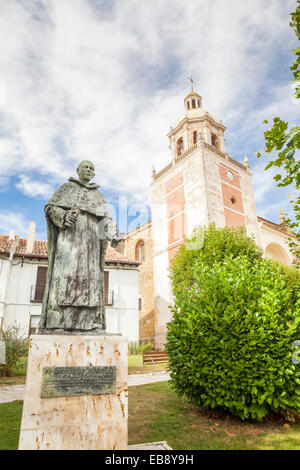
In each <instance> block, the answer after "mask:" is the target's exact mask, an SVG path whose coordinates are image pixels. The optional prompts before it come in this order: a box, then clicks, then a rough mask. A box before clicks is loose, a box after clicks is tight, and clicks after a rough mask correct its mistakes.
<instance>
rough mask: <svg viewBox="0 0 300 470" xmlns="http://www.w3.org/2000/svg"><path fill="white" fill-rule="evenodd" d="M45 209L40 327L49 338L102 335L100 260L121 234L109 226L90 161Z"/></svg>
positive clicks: (110, 224) (101, 268) (109, 217)
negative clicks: (45, 262)
mask: <svg viewBox="0 0 300 470" xmlns="http://www.w3.org/2000/svg"><path fill="white" fill-rule="evenodd" d="M77 173H78V179H76V178H69V181H68V182H67V183H64V184H63V185H62V186H60V187H59V188H58V189H57V190H56V191H55V193H54V194H53V196H52V197H51V199H50V200H49V201H48V202H47V204H46V206H45V215H46V220H47V235H48V272H47V281H46V289H45V294H44V299H43V306H42V315H41V320H40V325H39V326H40V328H45V329H46V330H47V331H48V332H50V333H51V332H53V333H74V332H75V333H76V332H78V333H103V332H105V329H106V322H105V306H104V261H105V251H106V247H107V244H108V241H110V242H111V245H112V246H113V247H115V246H116V245H117V244H118V242H119V241H120V238H121V236H120V234H119V232H118V231H117V230H116V228H115V227H114V226H113V223H112V218H111V216H110V213H109V210H108V206H107V203H106V200H105V198H104V196H103V195H102V194H101V192H100V191H98V188H99V186H98V185H97V184H95V183H90V180H91V179H92V178H93V177H94V175H95V168H94V165H93V163H92V162H90V161H83V162H81V163H80V164H79V166H78V168H77Z"/></svg>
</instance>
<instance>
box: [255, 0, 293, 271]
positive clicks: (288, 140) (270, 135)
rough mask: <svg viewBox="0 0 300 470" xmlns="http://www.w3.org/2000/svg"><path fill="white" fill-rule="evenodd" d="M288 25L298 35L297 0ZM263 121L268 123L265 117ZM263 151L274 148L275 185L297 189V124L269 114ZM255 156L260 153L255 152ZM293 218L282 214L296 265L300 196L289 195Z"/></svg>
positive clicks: (272, 161)
mask: <svg viewBox="0 0 300 470" xmlns="http://www.w3.org/2000/svg"><path fill="white" fill-rule="evenodd" d="M291 18H292V19H291V22H290V26H291V27H292V28H293V29H294V31H295V34H296V36H297V37H298V39H300V0H298V1H297V6H296V10H295V12H293V13H291ZM293 52H294V53H295V55H296V60H295V61H294V62H293V64H292V65H291V67H290V69H291V71H292V72H293V76H294V78H293V83H294V84H295V92H294V97H295V99H299V98H300V47H297V48H296V49H294V50H293ZM264 123H266V124H267V123H268V121H267V120H265V121H264ZM264 136H265V152H266V153H267V154H270V153H271V152H273V151H275V152H277V155H276V156H275V157H274V158H273V157H272V160H271V161H270V162H269V163H268V165H267V166H266V168H265V170H268V169H269V168H271V167H272V166H276V167H278V168H282V169H283V170H284V172H285V174H284V175H282V174H280V173H278V174H277V175H275V176H274V179H275V181H277V186H278V187H280V186H281V187H282V186H288V185H291V184H294V185H295V187H296V189H297V190H299V189H300V160H299V159H298V160H297V151H299V149H300V126H294V127H291V128H290V129H289V124H288V123H287V122H285V121H283V120H282V119H280V118H279V117H274V118H273V127H272V128H271V129H269V130H267V131H265V133H264ZM257 157H258V158H259V157H261V154H260V153H259V152H257ZM291 204H292V209H293V213H294V220H292V219H291V218H286V220H285V222H286V224H287V225H288V226H289V228H290V229H291V232H292V233H293V235H294V237H292V238H291V239H290V248H291V250H292V252H293V253H294V255H295V258H296V260H295V264H297V265H298V266H299V264H300V261H299V258H300V246H299V242H300V196H299V195H298V196H296V197H293V198H291Z"/></svg>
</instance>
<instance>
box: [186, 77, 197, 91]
mask: <svg viewBox="0 0 300 470" xmlns="http://www.w3.org/2000/svg"><path fill="white" fill-rule="evenodd" d="M186 78H187V79H188V80H190V82H191V87H192V91H194V84H195V83H196V82H194V80H193V77H192V75H191V76H190V77H186Z"/></svg>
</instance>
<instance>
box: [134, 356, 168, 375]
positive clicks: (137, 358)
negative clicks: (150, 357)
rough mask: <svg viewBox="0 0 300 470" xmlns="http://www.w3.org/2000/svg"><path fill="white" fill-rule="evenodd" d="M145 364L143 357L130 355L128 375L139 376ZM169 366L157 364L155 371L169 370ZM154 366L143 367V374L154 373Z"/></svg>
mask: <svg viewBox="0 0 300 470" xmlns="http://www.w3.org/2000/svg"><path fill="white" fill-rule="evenodd" d="M142 363H143V359H142V355H140V354H129V355H128V374H139V373H140V370H141V366H142ZM167 368H168V364H155V371H160V370H167ZM152 369H153V366H152V364H146V365H144V367H143V374H149V373H152Z"/></svg>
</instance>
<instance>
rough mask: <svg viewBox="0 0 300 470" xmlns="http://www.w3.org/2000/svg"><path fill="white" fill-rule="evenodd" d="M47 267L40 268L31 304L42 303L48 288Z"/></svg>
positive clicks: (32, 288) (32, 290) (33, 288)
mask: <svg viewBox="0 0 300 470" xmlns="http://www.w3.org/2000/svg"><path fill="white" fill-rule="evenodd" d="M46 276H47V267H46V266H38V268H37V274H36V282H35V286H31V295H30V301H31V302H42V301H43V297H44V292H45V287H46Z"/></svg>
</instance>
